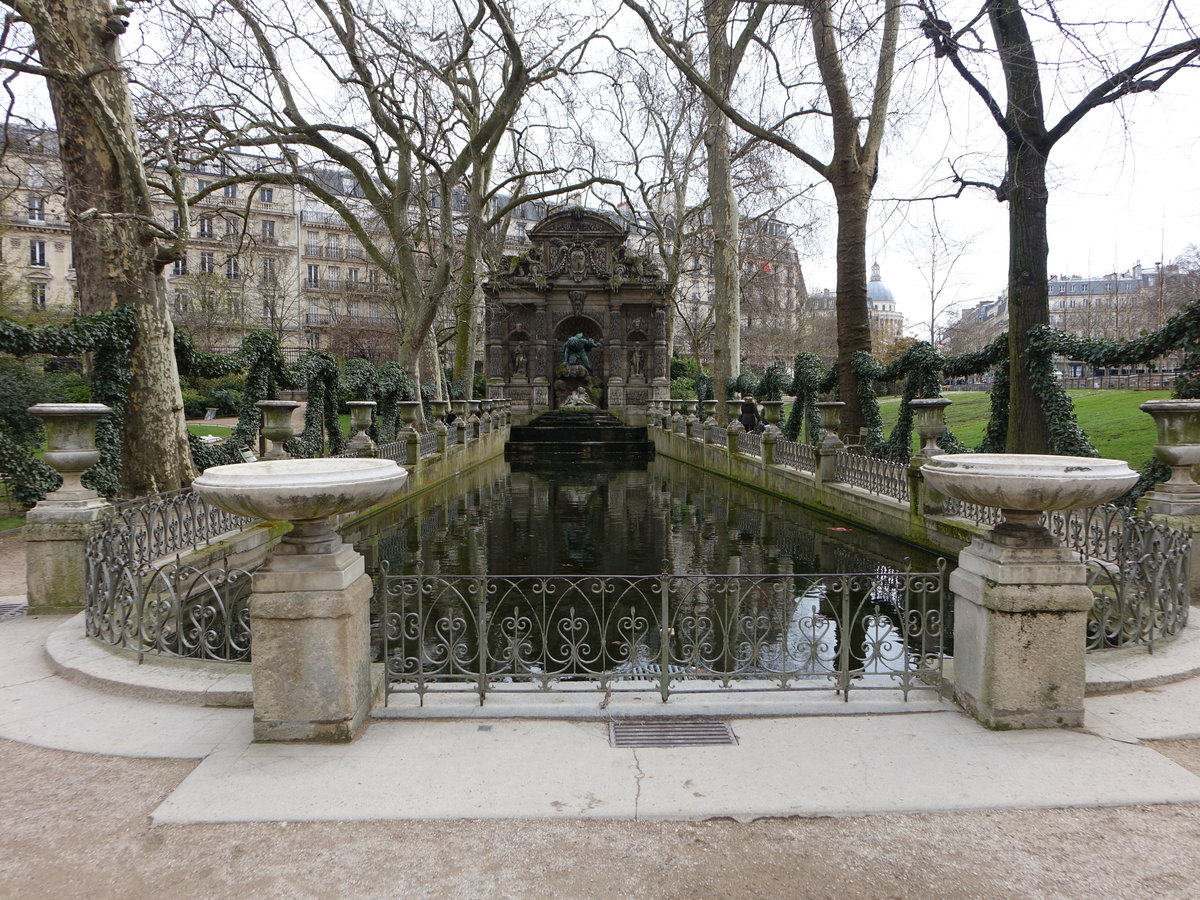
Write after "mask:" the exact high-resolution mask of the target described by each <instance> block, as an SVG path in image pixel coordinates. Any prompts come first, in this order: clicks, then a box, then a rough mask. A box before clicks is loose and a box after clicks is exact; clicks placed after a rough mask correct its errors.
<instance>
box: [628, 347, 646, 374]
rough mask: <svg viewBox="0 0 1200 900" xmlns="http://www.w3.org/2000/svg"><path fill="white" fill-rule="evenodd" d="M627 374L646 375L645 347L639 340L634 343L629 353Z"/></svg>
mask: <svg viewBox="0 0 1200 900" xmlns="http://www.w3.org/2000/svg"><path fill="white" fill-rule="evenodd" d="M629 374H630V376H636V377H638V378H643V377H645V375H646V349H645V348H644V347H643V346H642V344H641V342H640V341H639V342H637V343H636V344H634V346H633V350H631V351H630V353H629Z"/></svg>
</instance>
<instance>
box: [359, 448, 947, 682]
mask: <svg viewBox="0 0 1200 900" xmlns="http://www.w3.org/2000/svg"><path fill="white" fill-rule="evenodd" d="M454 488H455V489H456V493H454V495H452V496H451V495H450V491H449V490H447V491H444V492H442V494H441V496H438V495H436V494H430V495H429V496H427V497H425V498H418V499H417V500H414V501H413V502H411V503H409V504H407V505H406V507H405V512H406V515H404V516H397V517H395V519H394V520H392V521H388V520H386V519H380V520H370V521H368V522H366V523H363V524H362V526H361V528H360V529H359V532H358V533H357V534H355V535H354V536H353V537H355V538H357V540H358V543H359V546H360V548H361V549H363V550H364V551H365V552H366V555H367V557H368V562H369V564H370V565H371V566H372V567H373V568H374V569H376V570H379V571H383V572H386V573H387V574H386V577H385V578H384V579H383V584H384V590H383V591H382V596H381V604H380V606H379V608H378V609H377V610H376V626H377V629H376V630H377V637H378V651H379V653H380V654H381V655H386V658H387V661H388V671H389V684H390V686H391V687H390V689H392V690H397V689H401V688H403V687H404V686H410V687H413V688H415V689H416V690H417V691H418V692H423V691H425V690H427V689H428V688H429V686H430V685H431V684H440V685H442V686H446V685H451V686H453V685H459V686H460V687H461V688H465V689H470V690H477V691H479V692H480V694H481V696H482V695H483V694H484V693H485V692H487V691H494V690H504V689H506V686H512V685H516V686H520V685H528V684H532V685H535V686H537V687H541V688H547V689H548V688H552V687H557V688H559V689H561V688H562V685H563V684H564V683H567V682H575V681H578V680H579V679H583V680H585V681H589V682H594V683H595V684H596V686H598V687H600V688H602V689H605V690H613V689H630V688H634V687H638V686H640V687H641V688H643V689H644V688H645V683H646V682H648V681H657V684H655V688H656V689H659V688H661V689H662V690H663V691H664V695H665V691H666V690H667V689H668V683H669V685H670V686H671V687H670V689H672V690H679V689H696V687H697V685H698V684H701V683H703V684H707V685H709V687H711V686H714V685H715V686H717V687H731V686H733V685H734V684H736V683H739V682H745V681H755V682H756V683H766V684H768V685H769V686H773V687H776V688H784V687H791V688H794V687H795V686H796V685H797V683H798V682H799V681H802V680H804V679H809V680H810V681H811V680H812V679H813V678H814V677H817V678H819V679H823V680H824V681H825V683H828V681H831V680H832V681H834V682H836V684H837V686H838V687H839V688H843V689H849V687H850V684H851V682H855V683H856V686H862V685H864V684H866V683H867V682H868V681H871V679H872V677H875V676H878V677H877V678H875V680H876V681H879V682H884V683H887V684H890V685H892V686H895V685H896V684H897V683H902V686H903V687H904V689H906V690H907V689H909V688H911V687H920V686H928V684H929V678H928V677H927V676H928V673H929V670H930V666H931V665H932V664H933V662H934V660H936V659H939V658H940V655H941V653H942V650H943V641H944V640H945V636H946V635H947V634H948V628H947V623H946V622H945V621H944V616H943V609H942V608H943V596H942V592H941V582H940V580H938V581H931V580H930V579H927V578H924V579H923V578H920V577H917V576H913V575H911V574H907V573H906V571H905V562H904V560H905V557H906V556H908V555H913V554H914V551H913V549H912V548H909V547H906V546H904V545H901V544H898V543H897V542H893V541H889V540H887V539H885V538H882V537H881V536H879V535H874V534H869V533H865V532H859V531H855V530H848V529H846V528H845V527H844V526H842V525H839V524H838V523H836V522H834V521H832V520H827V519H824V518H821V517H818V516H814V515H811V514H807V513H806V512H805V511H803V510H801V509H799V508H797V507H796V506H794V505H792V504H787V503H784V502H782V501H778V500H775V499H773V498H770V497H766V496H764V495H761V494H758V493H757V492H753V491H749V490H747V489H744V488H740V487H739V486H737V485H734V484H732V483H730V482H727V481H725V480H723V479H717V478H713V477H708V476H705V475H704V474H703V473H699V472H697V471H695V470H691V469H687V468H685V467H680V466H677V465H675V464H673V463H671V462H669V461H666V460H656V461H654V462H652V463H650V464H649V465H648V466H647V467H646V468H645V469H642V470H639V471H619V470H596V469H578V468H575V469H565V470H559V471H555V472H545V473H535V472H528V471H524V472H514V471H511V470H510V469H509V468H508V467H507V466H506V465H503V464H502V465H500V466H498V467H494V468H489V469H487V470H478V471H477V472H476V473H474V475H473V476H472V477H471V478H470V479H469V480H466V481H464V482H462V483H460V484H457V485H455V486H454ZM934 568H935V563H934V561H933V560H931V559H929V558H928V557H927V556H918V557H917V561H916V562H915V563H914V564H913V565H912V570H914V571H918V572H920V571H926V572H928V571H932V570H933V569H934ZM843 573H854V574H843ZM484 575H486V576H487V578H486V580H485V579H483V578H482V577H481V576H484ZM589 576H595V577H589ZM938 665H939V666H940V663H938ZM701 689H709V688H704V687H702V688H701Z"/></svg>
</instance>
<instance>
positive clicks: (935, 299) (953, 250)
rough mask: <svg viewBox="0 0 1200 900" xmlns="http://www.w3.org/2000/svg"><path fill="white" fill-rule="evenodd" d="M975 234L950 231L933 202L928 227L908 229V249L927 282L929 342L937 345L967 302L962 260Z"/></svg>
mask: <svg viewBox="0 0 1200 900" xmlns="http://www.w3.org/2000/svg"><path fill="white" fill-rule="evenodd" d="M975 238H976V236H975V235H968V236H966V237H961V238H960V237H955V236H954V235H951V234H949V233H947V232H946V231H945V230H944V229H943V228H942V224H941V222H939V221H938V215H937V206H936V205H935V204H934V203H932V202H931V204H930V210H929V218H928V220H927V221H926V222H925V223H924V227H923V228H922V229H921V230H920V231H915V230H914V231H909V232H907V233H906V237H905V240H904V245H905V249H906V250H907V252H908V255H909V258H910V259H912V261H913V263H914V264H915V266H916V269H917V271H918V272H919V273H920V275H921V280H922V281H923V282H924V284H925V301H926V304H927V306H926V309H927V310H928V311H929V318H928V319H927V320H926V321H925V322H921V323H918V324H919V325H920V326H924V327H925V328H926V329H928V331H927V333H928V335H929V343H931V344H933V345H935V346H936V345H937V344H938V341H939V339H940V338H941V335H942V333H943V332H944V330H945V324H944V323H945V320H946V319H947V317H948V316H949V315H950V314H951V313H952V312H953V311H954V310H955V308H956V307H958V306H959V305H961V304H962V303H964V302H967V301H966V300H965V299H964V298H962V297H960V296H959V293H958V291H959V289H960V288H961V287H962V281H961V274H962V273H961V269H960V264H961V263H962V261H963V258H964V257H965V256H966V255H967V254H968V253H970V251H971V247H972V245H973V244H974V242H975ZM939 323H943V324H939Z"/></svg>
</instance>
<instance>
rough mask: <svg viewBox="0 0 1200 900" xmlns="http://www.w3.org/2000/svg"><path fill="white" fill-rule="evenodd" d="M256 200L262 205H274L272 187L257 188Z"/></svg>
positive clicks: (273, 189)
mask: <svg viewBox="0 0 1200 900" xmlns="http://www.w3.org/2000/svg"><path fill="white" fill-rule="evenodd" d="M258 199H259V200H261V201H262V202H263V203H274V202H275V188H273V187H261V188H259V189H258Z"/></svg>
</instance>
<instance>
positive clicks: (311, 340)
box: [304, 331, 321, 350]
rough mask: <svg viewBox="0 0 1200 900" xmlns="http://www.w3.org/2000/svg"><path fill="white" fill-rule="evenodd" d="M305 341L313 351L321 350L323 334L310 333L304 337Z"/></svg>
mask: <svg viewBox="0 0 1200 900" xmlns="http://www.w3.org/2000/svg"><path fill="white" fill-rule="evenodd" d="M304 340H305V342H306V343H307V344H308V346H309V347H310V348H311V349H313V350H320V349H321V333H320V332H319V331H310V332H309V333H308V334H306V335H305V336H304Z"/></svg>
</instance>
